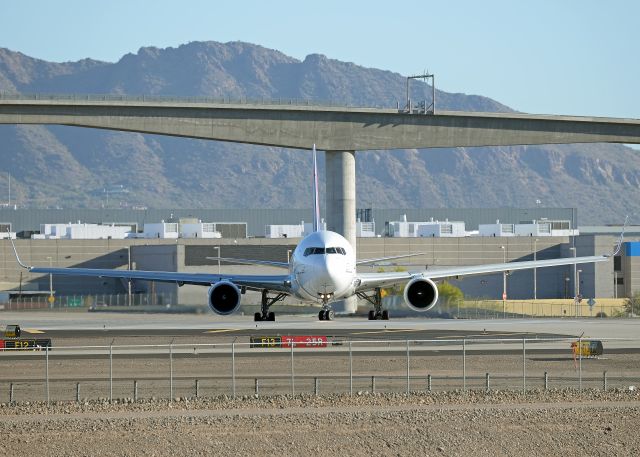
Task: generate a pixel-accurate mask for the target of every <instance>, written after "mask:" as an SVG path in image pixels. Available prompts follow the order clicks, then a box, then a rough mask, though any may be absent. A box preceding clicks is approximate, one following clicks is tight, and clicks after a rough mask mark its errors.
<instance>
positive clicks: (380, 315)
mask: <svg viewBox="0 0 640 457" xmlns="http://www.w3.org/2000/svg"><path fill="white" fill-rule="evenodd" d="M356 295H357V296H358V298H361V299H363V300H367V301H368V302H369V303H371V304H372V305H373V309H372V310H371V311H369V320H370V321H375V320H383V321H388V320H389V311H388V310H386V309H382V292H381V289H380V288H379V287H376V288H375V290H374V292H373V295H367V294H365V293H364V292H357V293H356Z"/></svg>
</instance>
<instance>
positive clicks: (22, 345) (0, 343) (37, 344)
mask: <svg viewBox="0 0 640 457" xmlns="http://www.w3.org/2000/svg"><path fill="white" fill-rule="evenodd" d="M50 347H51V338H46V339H45V338H43V339H38V340H36V339H31V338H29V339H24V338H23V339H15V340H0V350H1V349H25V350H31V351H40V350H41V349H44V348H50Z"/></svg>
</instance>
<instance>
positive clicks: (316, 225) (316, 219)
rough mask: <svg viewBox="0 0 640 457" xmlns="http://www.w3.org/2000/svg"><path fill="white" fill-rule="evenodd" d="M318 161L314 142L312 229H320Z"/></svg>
mask: <svg viewBox="0 0 640 457" xmlns="http://www.w3.org/2000/svg"><path fill="white" fill-rule="evenodd" d="M318 192H319V191H318V161H317V159H316V144H315V143H313V231H314V232H317V231H318V230H320V197H319V194H318Z"/></svg>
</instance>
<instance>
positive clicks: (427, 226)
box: [417, 221, 467, 238]
mask: <svg viewBox="0 0 640 457" xmlns="http://www.w3.org/2000/svg"><path fill="white" fill-rule="evenodd" d="M417 236H419V237H435V238H446V237H451V238H453V237H464V236H467V232H466V230H465V224H464V222H460V221H451V222H449V221H432V222H426V223H420V225H419V226H418V234H417Z"/></svg>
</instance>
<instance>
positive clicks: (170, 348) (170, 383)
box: [169, 343, 173, 402]
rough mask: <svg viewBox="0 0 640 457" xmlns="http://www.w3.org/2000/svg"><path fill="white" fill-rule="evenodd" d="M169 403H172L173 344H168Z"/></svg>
mask: <svg viewBox="0 0 640 457" xmlns="http://www.w3.org/2000/svg"><path fill="white" fill-rule="evenodd" d="M169 401H170V402H171V401H173V343H171V344H169Z"/></svg>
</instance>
